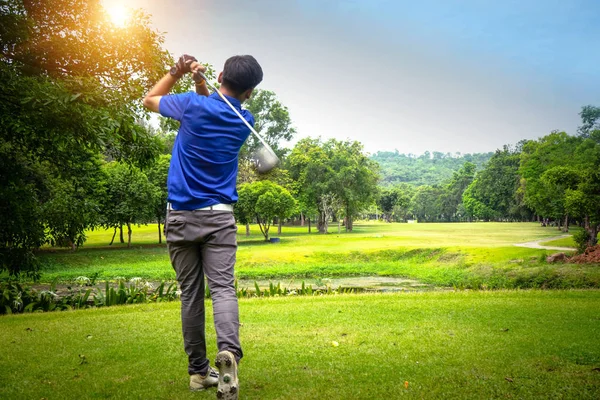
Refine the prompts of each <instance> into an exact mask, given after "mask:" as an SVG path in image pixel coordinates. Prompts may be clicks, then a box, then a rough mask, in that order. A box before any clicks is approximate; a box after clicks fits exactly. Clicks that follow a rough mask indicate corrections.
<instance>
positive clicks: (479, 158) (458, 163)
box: [371, 150, 494, 186]
mask: <svg viewBox="0 0 600 400" xmlns="http://www.w3.org/2000/svg"><path fill="white" fill-rule="evenodd" d="M493 154H494V153H493V152H489V153H474V154H460V153H457V154H450V153H440V152H437V151H434V152H433V153H430V152H428V151H426V152H425V153H424V154H423V155H421V156H418V157H417V156H415V155H414V154H402V153H398V151H397V150H396V151H395V152H392V151H378V152H377V153H375V154H373V155H372V156H371V159H372V160H374V161H377V163H379V166H380V168H381V177H382V179H381V182H380V184H381V185H382V186H391V185H394V184H398V183H408V184H411V185H415V186H420V185H435V184H438V183H442V182H444V181H446V180H448V179H450V178H451V177H452V174H453V173H454V172H455V171H458V170H459V169H460V167H462V166H463V164H464V163H465V162H472V163H473V164H475V165H476V166H477V170H480V169H482V168H483V166H484V164H485V163H487V162H488V161H489V159H490V158H491V157H492V155H493Z"/></svg>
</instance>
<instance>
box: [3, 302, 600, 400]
mask: <svg viewBox="0 0 600 400" xmlns="http://www.w3.org/2000/svg"><path fill="white" fill-rule="evenodd" d="M208 305H210V302H209V303H208ZM598 309H600V292H598V291H544V292H541V291H510V292H505V291H495V292H486V291H479V292H469V291H466V292H435V293H413V294H395V295H390V294H386V295H382V294H379V295H344V296H324V297H314V298H311V297H308V298H307V297H302V298H290V297H285V298H270V299H245V300H241V301H240V312H241V322H242V323H243V326H242V327H241V336H242V343H243V346H244V351H245V358H244V360H243V362H242V364H241V369H240V379H241V384H242V396H243V397H242V398H244V399H263V400H265V399H298V400H302V399H316V398H325V399H391V398H419V399H420V398H427V399H435V398H439V399H449V398H452V399H483V398H487V399H490V398H522V399H537V398H572V399H575V398H577V399H597V398H599V397H600V372H599V371H598V368H599V367H600V341H599V339H598V338H599V334H600V318H599V316H598V312H597V310H598ZM211 315H212V310H210V309H209V310H208V312H207V316H208V321H207V323H208V326H209V327H210V328H209V329H208V332H207V335H208V337H209V338H210V340H209V352H210V354H213V355H214V353H215V352H216V349H215V344H214V330H213V328H212V317H211ZM0 326H1V329H0V341H1V342H2V343H3V349H2V357H0V370H1V371H2V373H0V398H6V399H9V398H10V399H40V398H46V399H65V398H71V399H74V398H80V399H97V398H103V399H124V398H157V399H158V398H161V399H187V398H189V399H192V398H193V399H213V398H214V397H215V391H214V389H213V390H210V391H208V392H206V393H189V392H188V390H187V383H188V381H187V379H188V378H187V371H186V356H185V354H184V352H183V348H182V339H181V328H180V317H179V303H168V304H146V305H138V306H126V307H113V308H108V309H91V310H81V311H74V312H61V313H47V314H25V315H16V316H5V317H2V318H0ZM333 341H336V342H338V343H339V346H338V347H333V346H332V342H333ZM80 355H82V356H84V357H85V361H86V362H85V363H83V364H80V360H82V358H80ZM405 381H406V382H408V389H406V388H405V387H404V382H405Z"/></svg>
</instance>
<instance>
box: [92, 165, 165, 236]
mask: <svg viewBox="0 0 600 400" xmlns="http://www.w3.org/2000/svg"><path fill="white" fill-rule="evenodd" d="M103 170H104V172H105V174H106V182H105V188H104V193H103V195H102V198H101V200H100V207H101V215H102V219H101V223H102V226H104V227H105V228H113V229H114V230H115V233H116V230H117V228H120V227H122V226H124V225H125V226H127V230H128V241H127V245H128V246H130V245H131V232H132V230H131V225H132V224H138V225H139V224H144V223H148V222H150V221H151V220H152V218H153V217H155V215H156V211H157V206H156V204H157V203H160V200H161V199H159V200H157V198H160V196H161V193H160V192H159V191H158V190H159V189H158V188H157V187H155V186H154V185H152V184H151V183H150V182H149V181H148V177H147V176H146V175H145V174H144V173H143V172H142V171H141V170H140V169H139V168H137V167H135V166H128V165H126V164H123V163H119V162H115V161H113V162H111V163H107V164H105V165H104V168H103ZM165 208H166V207H165ZM163 210H164V209H163ZM113 239H114V236H113ZM111 244H112V242H111Z"/></svg>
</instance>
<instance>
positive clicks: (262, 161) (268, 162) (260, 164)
mask: <svg viewBox="0 0 600 400" xmlns="http://www.w3.org/2000/svg"><path fill="white" fill-rule="evenodd" d="M252 161H253V162H254V166H255V167H256V170H257V171H258V173H259V174H265V173H267V172H269V171H271V170H272V169H273V168H275V167H276V166H277V165H278V164H279V158H278V157H277V155H276V154H275V153H274V152H273V150H271V149H269V148H267V147H266V146H265V145H263V144H261V145H260V146H259V147H258V148H257V149H256V150H255V151H254V152H253V153H252Z"/></svg>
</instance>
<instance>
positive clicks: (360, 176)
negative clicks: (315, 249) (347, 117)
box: [325, 139, 379, 231]
mask: <svg viewBox="0 0 600 400" xmlns="http://www.w3.org/2000/svg"><path fill="white" fill-rule="evenodd" d="M325 149H326V151H327V152H328V156H329V160H330V164H331V168H332V169H333V171H334V172H335V173H334V175H333V180H334V181H333V183H332V184H333V193H334V194H335V195H336V196H337V198H338V199H339V201H340V203H341V205H342V207H343V210H344V216H345V218H346V231H352V226H353V219H354V218H355V217H356V216H357V215H358V214H359V212H360V211H362V209H363V208H366V207H368V206H369V204H370V203H371V202H372V201H373V200H375V195H376V194H377V182H378V180H379V170H378V166H377V164H376V163H375V162H373V161H372V160H370V159H369V158H368V157H367V156H366V155H365V154H364V153H363V145H362V144H360V143H359V142H356V141H354V142H350V141H337V140H335V139H331V140H329V141H327V142H326V143H325Z"/></svg>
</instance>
